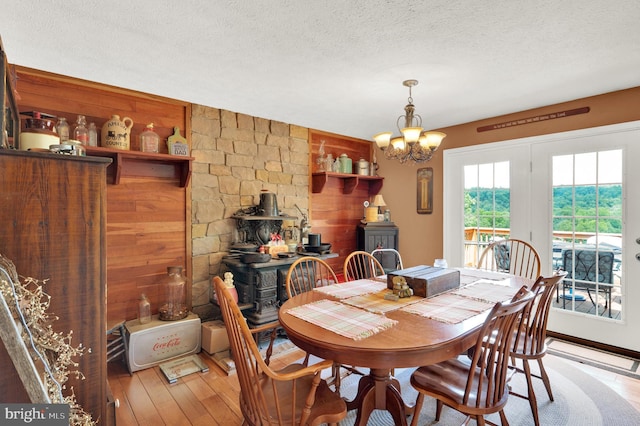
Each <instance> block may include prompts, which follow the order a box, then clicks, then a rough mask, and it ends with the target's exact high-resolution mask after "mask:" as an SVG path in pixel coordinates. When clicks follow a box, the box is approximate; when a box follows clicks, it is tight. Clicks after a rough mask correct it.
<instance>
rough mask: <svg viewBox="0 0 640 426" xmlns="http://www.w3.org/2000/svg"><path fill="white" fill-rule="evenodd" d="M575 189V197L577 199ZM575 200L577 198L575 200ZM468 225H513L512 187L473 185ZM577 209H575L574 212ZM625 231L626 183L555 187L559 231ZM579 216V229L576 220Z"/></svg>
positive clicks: (468, 192)
mask: <svg viewBox="0 0 640 426" xmlns="http://www.w3.org/2000/svg"><path fill="white" fill-rule="evenodd" d="M574 189H575V198H574V192H573V191H574ZM574 200H575V201H574ZM464 207H465V227H476V226H477V227H480V228H484V227H495V228H509V227H510V224H509V210H510V197H509V189H508V188H498V189H495V190H494V189H491V188H470V189H467V190H466V191H465V206H464ZM574 209H575V211H574ZM596 214H597V215H598V216H599V221H598V223H597V228H598V229H597V230H598V231H599V232H605V233H614V234H615V233H621V232H622V186H621V185H603V186H599V187H597V190H596V186H594V185H587V186H576V187H575V188H574V187H556V188H554V189H553V222H554V226H553V228H554V230H555V231H567V232H570V231H572V230H574V231H576V232H595V231H596ZM573 218H575V229H573V226H572V223H573Z"/></svg>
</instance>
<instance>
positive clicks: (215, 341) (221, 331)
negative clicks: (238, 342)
mask: <svg viewBox="0 0 640 426" xmlns="http://www.w3.org/2000/svg"><path fill="white" fill-rule="evenodd" d="M202 349H203V350H204V351H205V352H206V353H208V354H209V355H213V354H215V353H217V352H222V351H226V350H227V349H229V337H228V336H227V329H226V328H225V326H224V323H223V322H222V321H219V320H217V321H207V322H203V323H202Z"/></svg>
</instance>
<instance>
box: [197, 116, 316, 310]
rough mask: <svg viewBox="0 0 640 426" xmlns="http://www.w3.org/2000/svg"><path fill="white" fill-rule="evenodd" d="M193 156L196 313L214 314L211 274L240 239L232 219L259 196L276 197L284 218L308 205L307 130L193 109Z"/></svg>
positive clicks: (293, 214) (252, 118)
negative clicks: (264, 193) (264, 190)
mask: <svg viewBox="0 0 640 426" xmlns="http://www.w3.org/2000/svg"><path fill="white" fill-rule="evenodd" d="M191 126H192V134H191V143H192V147H191V148H192V149H191V155H192V156H193V157H194V158H195V161H194V162H193V169H192V174H191V203H192V205H191V226H192V230H191V235H192V244H193V245H192V256H193V284H192V301H193V311H194V312H195V313H197V314H198V315H200V317H201V318H209V317H211V315H212V312H213V306H212V305H211V303H210V300H211V296H212V287H211V277H213V276H214V275H218V274H220V272H221V271H220V267H221V259H222V257H223V256H224V255H225V254H226V252H227V250H228V248H229V245H230V244H232V243H234V242H235V241H236V234H235V229H236V221H235V220H234V219H231V216H232V215H233V214H234V213H235V212H236V211H238V210H240V209H242V208H247V207H251V206H255V205H257V204H258V203H259V201H260V191H261V190H262V189H267V190H269V191H270V192H273V193H275V194H276V195H277V197H278V209H279V210H280V212H281V213H288V214H290V215H292V216H298V215H299V212H298V211H297V210H296V208H295V204H297V205H298V206H300V208H301V209H302V210H303V211H304V212H305V213H307V212H308V208H309V207H308V206H309V132H308V129H307V128H304V127H300V126H295V125H291V124H286V123H282V122H278V121H273V120H267V119H263V118H257V117H251V116H249V115H244V114H239V113H235V112H231V111H225V110H222V109H217V108H210V107H204V106H199V105H193V107H192V124H191Z"/></svg>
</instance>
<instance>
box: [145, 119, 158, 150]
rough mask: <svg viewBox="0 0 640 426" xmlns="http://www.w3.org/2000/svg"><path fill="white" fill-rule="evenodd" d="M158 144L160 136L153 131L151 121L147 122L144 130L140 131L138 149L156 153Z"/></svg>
mask: <svg viewBox="0 0 640 426" xmlns="http://www.w3.org/2000/svg"><path fill="white" fill-rule="evenodd" d="M159 146H160V136H158V134H157V133H156V132H154V131H153V123H149V124H147V127H146V128H145V129H144V132H142V133H140V151H142V152H155V153H157V152H158V147H159Z"/></svg>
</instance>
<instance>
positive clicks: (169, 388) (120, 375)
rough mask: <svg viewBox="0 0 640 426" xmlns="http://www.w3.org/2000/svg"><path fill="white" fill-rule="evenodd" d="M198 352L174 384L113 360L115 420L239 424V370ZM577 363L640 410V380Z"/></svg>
mask: <svg viewBox="0 0 640 426" xmlns="http://www.w3.org/2000/svg"><path fill="white" fill-rule="evenodd" d="M301 356H302V352H301V351H292V352H290V353H287V354H286V355H284V356H281V357H279V358H277V359H274V360H273V362H272V365H273V367H275V368H279V367H283V366H285V365H287V364H289V363H291V362H294V361H296V360H297V359H300V357H301ZM547 356H549V357H551V356H554V355H551V354H547ZM200 357H201V358H202V360H203V361H204V362H205V363H206V364H207V365H208V366H209V372H207V373H194V374H191V375H189V376H186V377H183V378H180V379H179V380H178V382H177V383H174V384H169V383H167V380H166V379H165V377H164V375H163V374H162V372H161V371H160V368H159V367H153V368H149V369H146V370H142V371H138V372H135V373H133V374H132V375H130V374H129V373H128V371H127V368H126V366H125V364H124V363H123V362H120V361H114V362H111V363H109V366H108V373H109V384H110V387H111V391H112V393H113V395H114V397H115V398H116V399H118V401H119V405H120V406H119V408H116V424H117V425H118V426H134V425H152V426H160V425H170V426H177V425H225V426H226V425H241V424H242V414H241V413H240V408H239V406H238V394H239V392H240V387H239V384H238V380H237V376H236V375H231V376H227V374H226V373H225V372H223V371H222V369H221V368H220V367H218V365H217V364H215V363H214V362H213V360H212V359H211V358H210V357H209V356H208V355H207V354H206V353H204V352H202V353H201V354H200ZM565 361H567V360H565ZM567 362H572V361H567ZM576 364H577V365H579V368H580V369H581V370H583V371H585V372H588V373H589V374H590V375H592V376H593V377H594V378H597V379H598V380H600V381H601V382H603V383H604V384H606V385H608V386H609V387H610V388H611V389H613V390H614V391H616V392H617V393H618V394H619V395H621V396H622V397H623V398H625V399H627V400H628V401H629V403H630V404H631V405H633V407H634V408H635V409H636V410H638V411H640V380H638V379H634V378H631V377H628V376H624V375H620V374H616V373H612V372H609V371H605V370H603V369H600V368H596V367H591V366H589V365H585V364H578V363H576Z"/></svg>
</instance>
